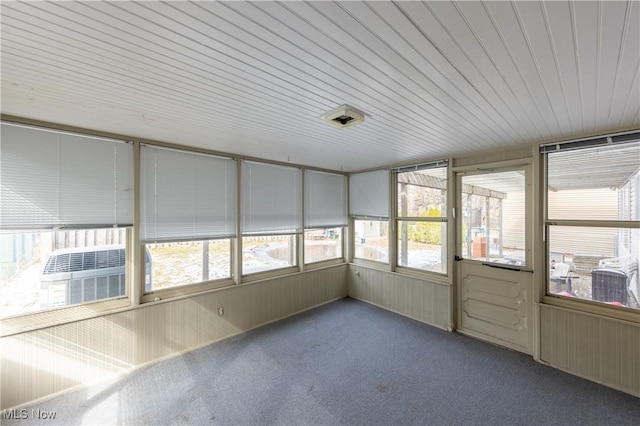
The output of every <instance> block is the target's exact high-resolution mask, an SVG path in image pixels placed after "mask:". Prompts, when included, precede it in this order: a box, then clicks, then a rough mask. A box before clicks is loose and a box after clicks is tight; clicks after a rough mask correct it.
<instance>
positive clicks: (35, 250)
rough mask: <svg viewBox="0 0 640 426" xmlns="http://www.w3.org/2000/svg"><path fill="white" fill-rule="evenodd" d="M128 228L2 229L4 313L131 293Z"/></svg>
mask: <svg viewBox="0 0 640 426" xmlns="http://www.w3.org/2000/svg"><path fill="white" fill-rule="evenodd" d="M125 242H126V229H125V228H116V229H112V228H107V229H82V230H64V231H35V232H32V231H12V232H3V233H2V234H0V248H1V249H2V250H1V251H0V253H1V254H0V265H1V268H0V312H1V313H2V314H1V316H2V317H10V316H15V315H20V314H27V313H32V312H37V311H40V310H44V309H51V308H60V307H64V306H70V305H77V304H81V303H86V302H93V301H97V300H104V299H110V298H118V297H125V296H126V273H125V271H126V270H125V264H126V244H125Z"/></svg>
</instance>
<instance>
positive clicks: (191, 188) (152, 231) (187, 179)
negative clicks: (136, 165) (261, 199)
mask: <svg viewBox="0 0 640 426" xmlns="http://www.w3.org/2000/svg"><path fill="white" fill-rule="evenodd" d="M140 161H141V171H140V174H141V179H140V181H141V186H140V197H141V200H140V201H141V202H140V208H141V215H140V216H141V217H140V240H141V241H142V242H145V243H149V242H161V241H187V240H205V239H213V238H226V237H233V236H235V234H236V188H237V185H236V180H237V176H236V162H235V160H233V159H231V158H224V157H216V156H212V155H206V154H199V153H194V152H188V151H181V150H174V149H168V148H162V147H158V146H152V145H142V147H141V154H140Z"/></svg>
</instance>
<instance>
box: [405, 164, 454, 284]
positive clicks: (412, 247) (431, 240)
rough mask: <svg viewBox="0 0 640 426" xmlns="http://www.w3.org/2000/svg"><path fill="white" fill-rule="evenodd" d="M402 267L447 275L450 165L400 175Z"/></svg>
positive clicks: (426, 166) (413, 169) (428, 166)
mask: <svg viewBox="0 0 640 426" xmlns="http://www.w3.org/2000/svg"><path fill="white" fill-rule="evenodd" d="M395 175H396V182H397V197H398V200H397V210H396V220H397V225H398V228H397V229H398V266H404V267H409V268H415V269H421V270H425V271H430V272H437V273H441V274H444V273H446V271H447V261H446V259H447V162H445V161H440V162H436V163H430V164H424V165H420V166H413V167H410V168H404V169H399V170H397V171H396V174H395Z"/></svg>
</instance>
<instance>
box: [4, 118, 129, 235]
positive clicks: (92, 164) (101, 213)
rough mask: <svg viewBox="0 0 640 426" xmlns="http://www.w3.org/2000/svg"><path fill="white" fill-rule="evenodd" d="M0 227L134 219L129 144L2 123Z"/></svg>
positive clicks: (106, 223) (108, 223) (104, 223)
mask: <svg viewBox="0 0 640 426" xmlns="http://www.w3.org/2000/svg"><path fill="white" fill-rule="evenodd" d="M0 184H1V185H0V186H1V190H0V203H1V209H0V229H52V228H65V227H66V228H74V227H82V228H87V227H90V228H100V227H111V226H131V225H132V224H133V146H132V144H131V143H126V142H124V141H119V140H113V139H104V138H98V137H92V136H88V135H81V134H75V133H67V132H59V131H52V130H48V129H42V128H37V127H31V126H22V125H14V124H10V123H2V144H1V145H0Z"/></svg>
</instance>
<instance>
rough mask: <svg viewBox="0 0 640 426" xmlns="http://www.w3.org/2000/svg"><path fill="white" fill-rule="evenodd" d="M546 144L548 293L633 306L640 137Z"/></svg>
mask: <svg viewBox="0 0 640 426" xmlns="http://www.w3.org/2000/svg"><path fill="white" fill-rule="evenodd" d="M630 136H632V135H618V136H613V137H610V138H602V139H596V140H588V141H579V142H569V143H565V144H554V145H547V146H543V147H542V148H541V151H542V153H543V154H544V155H545V157H546V167H547V173H546V175H547V192H546V204H547V211H546V221H545V226H546V235H547V238H546V245H547V250H548V269H549V273H548V287H547V289H548V294H552V295H559V296H564V297H566V298H570V299H583V300H590V301H594V302H599V303H603V304H608V305H613V306H624V307H628V308H634V309H638V308H640V306H639V301H640V286H639V284H638V262H639V259H640V141H639V140H638V138H637V136H638V135H637V134H636V135H635V139H634V138H633V137H630Z"/></svg>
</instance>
